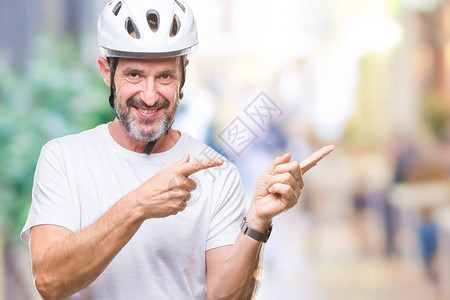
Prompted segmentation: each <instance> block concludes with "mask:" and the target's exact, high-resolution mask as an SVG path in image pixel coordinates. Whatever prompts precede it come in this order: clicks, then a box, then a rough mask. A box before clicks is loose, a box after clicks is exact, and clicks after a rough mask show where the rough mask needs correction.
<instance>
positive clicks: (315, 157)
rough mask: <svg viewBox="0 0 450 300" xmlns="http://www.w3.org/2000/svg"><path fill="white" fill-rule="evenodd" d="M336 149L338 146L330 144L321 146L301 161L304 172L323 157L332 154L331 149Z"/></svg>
mask: <svg viewBox="0 0 450 300" xmlns="http://www.w3.org/2000/svg"><path fill="white" fill-rule="evenodd" d="M334 149H336V146H334V145H328V146H325V147H322V148H320V149H319V150H317V151H316V152H314V153H313V154H311V155H310V156H308V157H307V158H306V159H304V160H303V161H302V162H301V163H300V169H301V170H302V174H305V173H306V171H308V170H309V169H311V168H312V167H314V166H315V165H316V164H317V163H318V162H319V161H320V160H321V159H322V158H324V157H325V156H327V155H328V154H330V153H331V151H333V150H334Z"/></svg>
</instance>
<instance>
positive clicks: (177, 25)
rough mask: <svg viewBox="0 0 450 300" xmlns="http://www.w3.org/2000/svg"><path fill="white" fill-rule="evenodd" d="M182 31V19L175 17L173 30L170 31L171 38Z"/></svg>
mask: <svg viewBox="0 0 450 300" xmlns="http://www.w3.org/2000/svg"><path fill="white" fill-rule="evenodd" d="M179 31H180V19H179V18H178V16H177V15H174V16H173V20H172V28H171V29H170V37H174V36H176V35H177V33H178V32H179Z"/></svg>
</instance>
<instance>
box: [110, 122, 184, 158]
mask: <svg viewBox="0 0 450 300" xmlns="http://www.w3.org/2000/svg"><path fill="white" fill-rule="evenodd" d="M108 129H109V133H110V134H111V136H112V138H113V139H114V140H115V141H116V143H118V144H119V145H120V146H122V147H124V148H125V149H128V150H130V151H134V152H138V153H144V149H145V147H146V146H147V144H148V142H141V141H138V140H136V139H134V138H132V137H131V136H129V135H128V133H127V132H126V131H125V128H123V126H122V124H121V123H120V121H119V120H118V119H117V118H116V119H114V121H113V122H111V123H109V125H108ZM180 136H181V135H180V133H179V132H177V131H175V130H173V129H170V130H169V133H168V134H166V135H163V136H161V137H160V138H159V139H158V140H157V141H156V144H155V146H154V147H153V150H152V153H161V152H165V151H168V150H169V149H170V148H172V147H173V146H175V144H176V143H177V141H178V140H179V139H180Z"/></svg>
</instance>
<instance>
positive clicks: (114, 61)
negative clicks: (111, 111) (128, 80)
mask: <svg viewBox="0 0 450 300" xmlns="http://www.w3.org/2000/svg"><path fill="white" fill-rule="evenodd" d="M109 60H110V63H109V74H110V75H111V78H110V80H109V89H110V94H109V105H111V107H112V108H114V94H115V92H116V86H115V84H114V76H115V75H116V69H117V64H118V63H119V58H118V57H109Z"/></svg>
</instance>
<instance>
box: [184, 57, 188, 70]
mask: <svg viewBox="0 0 450 300" xmlns="http://www.w3.org/2000/svg"><path fill="white" fill-rule="evenodd" d="M188 65H189V59H187V58H186V62H185V63H184V68H185V69H186V67H187V66H188Z"/></svg>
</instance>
